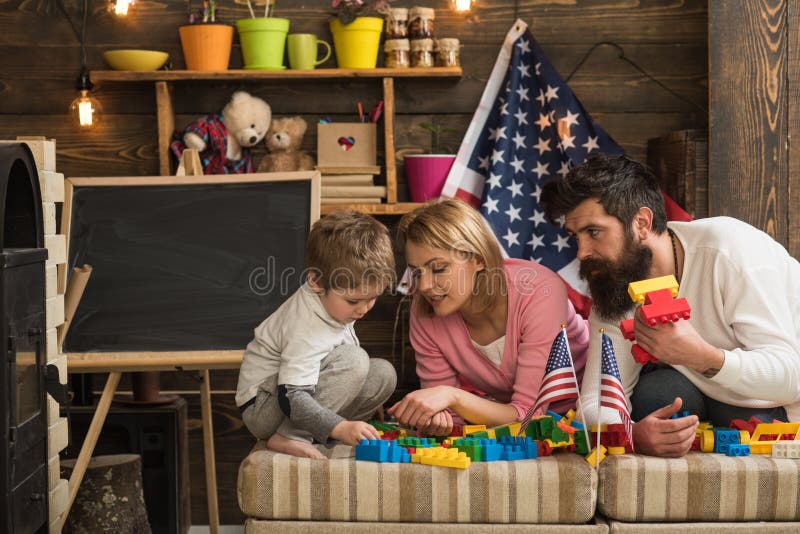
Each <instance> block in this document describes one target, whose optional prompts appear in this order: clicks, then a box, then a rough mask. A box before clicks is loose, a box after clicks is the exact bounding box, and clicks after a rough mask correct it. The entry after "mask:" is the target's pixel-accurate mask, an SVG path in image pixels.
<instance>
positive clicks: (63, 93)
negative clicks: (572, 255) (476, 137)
mask: <svg viewBox="0 0 800 534" xmlns="http://www.w3.org/2000/svg"><path fill="white" fill-rule="evenodd" d="M64 2H65V5H66V6H67V9H68V11H69V12H70V14H71V15H72V18H73V20H75V21H79V20H80V17H79V15H80V6H81V4H82V2H81V1H80V0H64ZM415 3H417V2H411V1H408V0H396V1H395V2H394V4H395V5H397V6H410V5H414V4H415ZM195 4H197V2H195ZM221 4H222V9H221V17H222V18H223V19H224V20H226V21H231V20H234V19H236V18H240V17H245V16H247V8H246V6H240V5H234V4H233V2H229V1H226V2H222V3H221ZM423 4H424V5H428V6H430V7H434V8H436V9H437V18H436V32H437V35H438V36H440V37H443V36H452V37H458V38H459V39H460V40H461V43H462V44H463V48H462V51H461V60H462V64H463V67H464V76H463V78H462V79H461V80H450V81H426V80H399V81H398V82H397V83H396V85H397V88H396V91H397V99H398V105H397V108H398V109H397V111H398V115H397V121H396V139H397V149H398V150H397V153H398V158H401V156H402V155H403V154H404V153H406V152H409V151H419V150H420V149H424V148H426V147H428V146H429V145H430V138H429V135H428V134H427V133H426V132H425V131H423V130H421V129H420V128H419V127H418V126H417V125H418V124H419V122H421V121H425V120H428V121H430V120H432V121H434V122H438V123H441V124H442V125H444V126H447V127H450V128H453V129H455V130H456V131H457V132H458V133H456V134H452V135H450V136H449V137H448V138H447V139H445V140H444V143H445V144H446V145H450V146H452V147H453V148H455V147H457V146H458V144H459V142H460V139H461V136H462V135H463V133H464V132H465V131H466V128H467V125H468V123H469V121H470V118H471V116H472V113H473V111H474V108H475V106H476V104H477V102H478V100H479V98H480V95H481V92H482V90H483V87H484V84H485V82H486V78H487V76H488V74H489V72H490V71H491V68H492V65H493V64H494V60H495V57H496V54H497V51H498V47H499V45H500V44H501V43H502V41H503V38H504V36H505V34H506V32H507V31H508V29H509V28H510V27H511V25H512V24H513V22H514V20H515V19H516V18H517V17H520V18H522V19H523V20H525V21H527V22H528V23H529V24H530V25H531V29H532V31H533V33H534V35H535V36H536V38H537V39H538V40H539V42H540V43H541V44H542V47H543V48H544V51H545V53H546V54H547V55H548V57H549V58H550V60H551V61H552V62H553V64H554V65H555V67H556V68H557V69H558V70H559V71H560V72H561V73H562V75H564V76H566V75H567V74H568V73H569V72H571V71H572V69H573V68H574V67H575V66H576V65H577V64H578V62H579V61H580V60H581V58H582V57H583V56H584V54H585V53H586V52H587V51H588V50H589V48H590V47H591V46H592V45H594V44H595V43H598V42H603V41H613V42H616V43H618V44H620V45H622V46H623V47H624V50H625V53H626V55H627V56H628V57H630V58H631V59H632V60H634V61H635V62H636V63H638V64H639V65H640V66H642V67H643V68H644V69H645V70H646V71H648V72H650V73H651V74H652V75H653V76H655V77H656V78H658V79H659V80H661V81H662V82H663V83H665V84H666V85H668V86H669V87H671V88H672V89H673V90H675V91H676V92H678V93H680V94H681V95H683V96H684V97H685V98H687V99H688V100H690V101H692V102H695V103H697V104H699V105H700V106H702V107H706V106H707V104H708V97H707V80H708V77H707V63H706V60H707V55H708V50H707V1H706V0H673V1H669V2H665V1H663V0H637V1H630V0H525V1H522V0H520V1H518V2H514V1H513V0H480V1H479V4H478V7H477V8H476V10H475V11H474V13H473V14H472V15H471V16H469V17H464V16H460V15H456V14H455V13H453V12H451V11H450V10H449V7H448V5H449V3H448V1H447V0H428V1H426V2H423ZM517 4H518V5H517ZM89 5H90V8H91V9H90V14H89V16H88V24H87V29H86V38H87V55H88V63H89V66H90V68H93V69H102V68H105V67H104V66H103V60H102V52H103V51H104V50H108V49H116V48H148V49H155V50H165V51H168V52H169V53H170V54H171V57H172V64H173V67H174V68H178V69H180V68H183V67H184V63H183V59H182V56H181V52H180V46H179V42H178V35H177V26H178V25H180V24H181V23H183V22H184V20H185V13H186V3H185V2H184V1H182V0H181V1H179V0H153V1H139V2H137V4H136V6H135V7H134V9H133V10H132V12H131V14H130V15H129V16H128V17H127V18H126V19H117V18H114V17H113V16H112V15H110V14H109V13H108V11H106V9H105V3H104V2H102V1H100V0H90V1H89ZM278 5H279V8H278V15H279V16H283V17H287V18H289V19H291V21H292V27H291V31H292V32H312V33H317V34H318V35H319V36H320V37H321V38H324V39H328V40H329V39H330V34H329V32H328V30H327V25H326V20H327V18H328V16H329V8H328V6H329V1H328V0H316V1H294V2H280V3H279V4H278ZM0 49H2V54H0V72H1V73H2V80H0V138H11V137H13V136H15V135H46V136H48V137H53V138H56V139H57V140H58V167H59V169H60V170H61V171H62V172H64V173H65V174H66V175H67V176H121V175H153V174H156V173H157V168H158V165H157V159H156V120H155V98H154V92H153V88H152V85H151V84H138V85H136V84H134V85H115V84H106V85H104V86H99V87H97V90H96V91H95V92H94V94H95V96H96V97H97V98H98V99H99V100H100V102H101V104H102V106H103V112H102V115H101V122H100V123H99V124H98V125H97V127H96V128H93V129H92V130H91V131H88V132H80V131H78V130H77V127H74V126H73V125H72V124H71V123H70V122H69V120H68V117H67V115H66V109H67V108H68V106H69V104H70V102H71V100H72V99H73V98H74V97H75V95H76V91H75V89H74V85H75V79H76V78H77V76H78V68H79V46H78V42H77V40H76V38H75V36H74V34H73V32H72V30H71V29H70V25H69V24H68V22H67V21H66V19H65V18H64V16H63V15H62V14H61V13H60V12H59V11H58V9H57V8H56V3H55V2H53V1H45V0H34V1H31V0H7V1H6V2H3V3H2V4H1V5H0ZM617 55H618V53H617V52H616V51H615V50H614V49H613V48H610V47H601V48H600V49H598V50H597V51H595V52H594V53H593V54H592V56H591V57H590V58H589V59H588V61H586V63H585V64H584V66H583V67H582V68H581V69H580V70H579V71H578V72H577V74H575V76H574V77H573V79H572V81H571V83H570V85H571V87H572V88H573V90H574V91H575V92H576V94H577V95H578V96H579V98H581V100H582V102H583V104H584V106H585V107H586V109H587V110H588V111H589V112H590V113H592V114H593V116H594V118H595V119H596V120H597V121H598V122H599V123H600V124H601V125H602V126H603V127H605V128H606V129H607V130H608V132H609V133H610V134H611V135H612V136H613V137H614V138H615V139H616V140H617V141H618V142H620V143H621V144H622V145H623V146H624V147H625V148H626V150H628V151H629V153H631V154H632V155H633V156H635V157H638V158H639V159H642V160H644V159H645V153H646V146H647V139H648V138H651V137H656V136H660V135H664V134H666V133H668V132H671V131H674V130H681V129H686V128H706V127H707V118H706V114H705V113H704V112H703V111H701V110H700V109H698V108H697V107H696V106H693V105H690V104H688V103H686V102H685V101H683V100H680V99H678V98H676V97H675V96H673V95H671V94H669V93H667V92H665V91H664V90H663V89H661V88H659V87H658V86H657V85H656V84H655V83H653V82H652V81H651V80H649V79H647V77H645V76H643V75H642V74H641V73H640V72H637V71H636V70H635V69H634V68H632V67H631V66H630V65H629V64H627V63H625V62H623V61H620V60H619V58H618V57H617ZM239 65H241V57H240V52H239V49H238V45H237V46H236V47H235V49H234V51H233V55H232V66H233V67H236V66H239ZM332 66H334V63H333V61H332V60H331V61H330V62H329V63H327V64H325V65H323V67H332ZM239 88H245V89H247V90H249V91H251V92H252V93H254V94H256V95H258V96H260V97H262V98H264V99H265V100H267V102H269V103H270V105H271V106H272V109H273V111H274V113H275V114H276V115H278V116H280V115H292V114H302V115H303V116H304V117H305V118H306V119H307V120H308V121H309V123H311V124H313V123H315V122H316V121H317V120H318V119H319V118H320V117H322V116H326V115H330V116H331V117H332V118H334V119H344V118H345V117H347V116H350V117H352V114H353V113H354V112H355V109H356V102H357V101H359V100H360V101H363V102H365V103H369V105H371V103H373V102H374V101H375V100H377V98H378V96H379V94H380V84H379V83H378V81H377V80H367V81H350V82H338V81H327V82H326V81H315V82H314V83H307V82H298V81H291V82H289V81H287V82H280V81H276V82H270V83H263V84H251V85H241V84H236V83H208V82H205V83H198V84H195V85H191V84H177V85H176V86H175V108H176V112H177V114H178V117H177V119H176V124H178V125H181V124H185V123H187V122H189V121H190V120H192V119H193V118H194V117H195V116H198V115H202V114H205V113H207V112H210V111H214V110H219V109H221V107H222V106H223V105H224V103H225V102H226V100H227V99H228V97H229V95H230V94H231V93H232V92H233V91H234V90H236V89H239ZM304 144H305V146H306V147H307V148H309V149H311V148H312V147H314V146H315V136H314V132H313V128H312V129H311V130H310V131H309V134H308V135H307V137H306V139H305V143H304ZM260 154H261V152H259V153H257V154H256V157H259V156H260ZM398 163H400V164H402V161H399V162H398ZM398 174H399V176H400V187H399V195H400V199H401V200H404V199H407V190H406V188H405V184H404V182H405V180H404V178H403V177H402V165H400V167H399V169H398ZM384 221H385V222H387V223H390V224H391V223H392V222H395V221H396V219H393V218H390V217H387V218H384ZM397 305H398V299H397V298H395V297H385V298H382V299H381V300H380V301H379V303H378V305H377V306H376V308H375V309H374V310H373V312H371V314H370V316H369V318H368V319H366V320H364V321H362V322H361V323H360V324H359V325H358V328H357V330H358V333H359V336H360V337H361V339H362V342H363V344H364V346H365V347H366V348H367V350H369V351H370V352H371V353H372V354H373V355H374V356H379V357H384V358H389V359H391V357H392V330H393V325H394V321H395V312H396V309H397ZM400 336H401V337H403V336H404V328H403V327H402V325H401V328H400ZM400 347H405V348H406V351H405V357H404V359H401V358H400V356H399V354H396V356H395V358H396V364H397V366H398V370H400V371H402V373H403V375H402V376H401V390H400V391H401V392H402V391H405V390H408V389H409V388H412V387H413V385H414V365H413V361H411V355H410V352H409V351H408V350H407V343H406V342H405V341H404V340H401V343H399V345H398V349H397V350H396V351H395V352H396V353H397V352H399V348H400ZM162 384H163V389H165V390H174V391H180V392H183V394H185V396H186V398H187V399H188V401H189V416H190V418H191V424H190V440H191V445H190V448H191V451H192V453H191V454H192V458H191V472H192V521H193V523H195V524H203V523H206V522H207V514H206V509H205V487H204V478H203V463H202V462H203V460H202V437H201V432H200V409H199V402H198V394H197V383H196V382H195V381H194V380H193V379H192V378H191V377H188V376H184V375H180V374H178V373H165V374H163V375H162ZM95 385H96V387H97V388H100V387H101V386H102V382H101V380H98V381H97V382H96V384H95ZM124 385H125V384H124ZM212 386H213V389H214V395H213V402H214V404H215V409H214V425H215V428H216V431H217V432H216V450H217V461H218V464H217V468H218V473H217V476H218V480H219V485H220V492H219V497H220V512H221V520H222V523H224V524H235V523H241V522H242V520H243V517H242V515H241V513H240V512H239V510H238V506H237V503H236V491H235V488H236V474H237V469H238V465H239V462H240V461H241V459H242V458H243V457H244V456H245V454H246V453H247V451H248V449H249V448H250V447H251V445H252V443H253V440H252V438H250V437H249V435H248V434H247V432H246V430H244V429H243V428H242V423H241V419H240V418H239V415H238V412H237V410H236V407H235V405H234V403H233V395H232V392H233V390H234V389H235V386H236V373H235V372H214V373H212Z"/></svg>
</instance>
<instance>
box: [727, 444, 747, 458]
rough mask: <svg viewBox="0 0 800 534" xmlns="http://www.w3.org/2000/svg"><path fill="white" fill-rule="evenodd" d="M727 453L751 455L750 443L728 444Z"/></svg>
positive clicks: (730, 454)
mask: <svg viewBox="0 0 800 534" xmlns="http://www.w3.org/2000/svg"><path fill="white" fill-rule="evenodd" d="M725 454H727V455H728V456H750V445H748V444H747V443H745V444H731V445H728V451H727V452H726V453H725Z"/></svg>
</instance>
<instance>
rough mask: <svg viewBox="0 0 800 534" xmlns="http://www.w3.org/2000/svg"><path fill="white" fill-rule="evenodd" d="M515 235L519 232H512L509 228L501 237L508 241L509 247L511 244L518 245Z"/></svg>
mask: <svg viewBox="0 0 800 534" xmlns="http://www.w3.org/2000/svg"><path fill="white" fill-rule="evenodd" d="M517 236H519V232H512V231H511V228H509V229H508V232H506V235H504V236H503V239H505V240H506V241H507V242H508V247H509V248H511V245H519V241H518V240H517Z"/></svg>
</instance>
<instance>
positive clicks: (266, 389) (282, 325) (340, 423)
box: [236, 211, 397, 458]
mask: <svg viewBox="0 0 800 534" xmlns="http://www.w3.org/2000/svg"><path fill="white" fill-rule="evenodd" d="M394 269H395V267H394V252H393V251H392V243H391V240H390V238H389V232H388V230H387V229H386V227H385V226H384V225H383V224H381V223H380V222H378V221H377V220H375V219H374V218H373V217H370V216H369V215H364V214H362V213H357V212H354V211H338V212H334V213H331V214H329V215H326V216H325V217H324V218H323V219H320V220H319V221H317V222H316V223H315V224H314V226H313V227H312V228H311V233H310V234H309V236H308V242H307V244H306V272H307V274H306V283H305V284H303V286H302V287H301V288H300V289H298V290H297V291H296V292H295V293H294V294H293V295H292V296H291V297H289V299H287V300H286V302H284V303H283V304H282V305H281V306H280V307H279V308H278V309H277V310H276V311H275V312H274V313H273V314H272V315H270V316H269V317H268V318H267V319H266V320H265V321H264V322H263V323H261V324H260V325H259V326H258V328H256V330H255V339H253V341H251V342H250V344H249V345H248V346H247V350H246V351H245V354H244V361H243V362H242V367H241V369H240V371H239V385H238V388H237V392H236V404H237V406H239V409H240V410H241V412H242V420H243V421H244V424H245V425H246V426H247V428H248V429H249V430H250V432H252V433H253V435H255V436H256V437H257V438H259V439H266V440H268V441H267V447H269V448H270V449H272V450H275V451H278V452H283V453H286V454H291V455H293V456H302V457H308V458H324V457H325V456H324V455H323V454H322V453H321V452H320V451H319V450H317V449H316V448H315V447H313V446H312V445H311V442H312V438H313V439H316V440H317V441H318V442H320V443H327V442H328V440H329V439H330V438H332V439H336V440H339V441H342V442H344V443H347V444H349V445H355V444H357V443H358V442H359V441H360V440H361V439H378V437H379V436H378V432H377V431H376V430H375V429H374V428H373V427H372V426H371V425H369V424H367V423H365V422H363V421H364V420H365V419H368V418H369V417H370V416H371V415H372V414H373V413H374V412H375V410H376V409H377V408H379V407H380V406H381V405H382V404H383V403H384V402H386V400H387V399H388V398H389V396H390V395H391V394H392V392H393V391H394V388H395V385H396V383H397V375H396V372H395V369H394V367H393V366H392V364H391V363H390V362H388V361H387V360H382V359H379V358H375V359H370V357H369V356H368V355H367V353H366V352H365V351H364V350H363V349H362V348H361V347H359V343H358V338H357V337H356V334H355V330H354V329H353V323H354V322H355V321H356V320H358V319H361V318H362V317H363V316H364V315H365V314H366V313H367V312H368V311H369V310H370V309H371V308H372V306H373V305H374V304H375V299H376V298H377V297H378V295H380V294H381V293H383V291H384V290H385V289H386V288H387V287H390V286H391V284H392V282H393V280H394V277H395V270H394Z"/></svg>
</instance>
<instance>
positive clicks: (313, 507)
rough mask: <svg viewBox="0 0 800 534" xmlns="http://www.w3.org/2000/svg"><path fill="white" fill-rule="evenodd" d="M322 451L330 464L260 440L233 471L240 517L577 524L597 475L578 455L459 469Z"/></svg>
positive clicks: (583, 518) (586, 512) (593, 495)
mask: <svg viewBox="0 0 800 534" xmlns="http://www.w3.org/2000/svg"><path fill="white" fill-rule="evenodd" d="M320 450H322V451H323V453H324V454H326V455H327V456H328V457H329V458H330V460H310V459H308V458H295V457H292V456H288V455H285V454H278V453H275V452H273V451H270V450H269V449H267V448H266V446H265V445H264V443H263V442H259V443H258V444H257V445H256V446H255V448H254V449H253V450H252V451H251V453H250V454H249V455H248V456H247V458H246V459H245V460H244V461H243V462H242V464H241V466H240V468H239V481H238V497H239V506H240V507H241V509H242V512H244V514H245V515H246V516H248V517H249V518H250V519H251V520H307V521H358V522H380V523H384V522H401V523H402V522H406V523H506V524H513V523H548V524H554V523H561V524H576V525H578V524H585V523H587V522H589V521H590V520H592V517H593V516H594V512H595V503H596V502H597V474H596V472H595V470H594V469H592V467H591V466H590V465H589V464H588V463H587V462H586V461H585V460H584V459H583V458H582V457H581V456H578V455H576V454H569V453H565V454H557V455H554V456H551V457H547V458H540V459H538V460H521V461H515V462H488V463H487V462H473V463H472V464H471V465H470V466H469V468H468V469H465V470H462V469H451V468H446V467H438V466H427V465H419V464H390V463H375V462H356V461H355V460H354V458H353V456H354V451H353V448H352V447H348V446H344V445H337V446H336V447H334V448H332V449H329V450H326V449H324V448H321V449H320ZM257 522H258V521H256V523H257ZM249 523H252V521H250V522H249ZM251 526H253V525H251ZM603 527H604V528H607V527H605V525H603ZM248 532H257V530H255V529H254V528H248Z"/></svg>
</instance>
